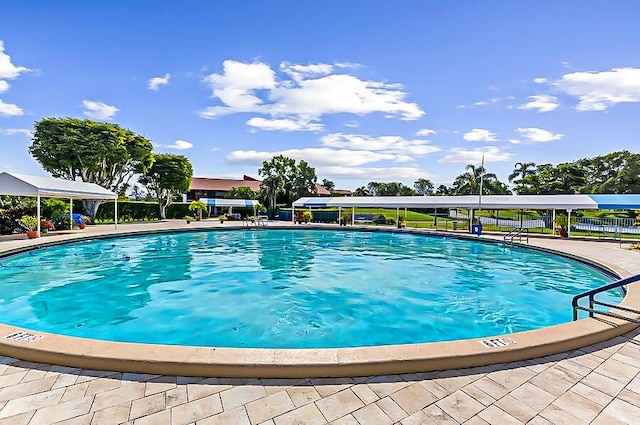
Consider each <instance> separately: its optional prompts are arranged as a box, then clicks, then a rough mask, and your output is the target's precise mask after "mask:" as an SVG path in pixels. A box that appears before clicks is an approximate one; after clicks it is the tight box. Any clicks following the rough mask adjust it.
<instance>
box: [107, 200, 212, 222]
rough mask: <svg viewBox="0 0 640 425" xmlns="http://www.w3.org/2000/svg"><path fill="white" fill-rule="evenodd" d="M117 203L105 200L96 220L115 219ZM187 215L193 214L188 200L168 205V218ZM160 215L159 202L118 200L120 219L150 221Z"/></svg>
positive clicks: (205, 214) (204, 214)
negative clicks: (114, 211) (114, 213)
mask: <svg viewBox="0 0 640 425" xmlns="http://www.w3.org/2000/svg"><path fill="white" fill-rule="evenodd" d="M114 208H115V204H114V202H112V201H109V202H105V203H104V204H102V205H100V208H98V214H96V220H98V221H110V220H113V210H114ZM202 214H203V216H205V217H206V216H207V211H202ZM186 215H193V213H192V212H191V211H189V203H188V202H174V203H172V204H171V205H169V206H168V207H167V218H183V217H184V216H186ZM159 217H160V207H159V206H158V203H157V202H145V201H118V220H119V221H149V220H158V218H159Z"/></svg>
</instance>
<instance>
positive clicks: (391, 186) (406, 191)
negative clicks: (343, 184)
mask: <svg viewBox="0 0 640 425" xmlns="http://www.w3.org/2000/svg"><path fill="white" fill-rule="evenodd" d="M354 195H355V196H412V195H415V192H414V191H413V189H412V188H410V187H409V186H406V185H404V184H402V183H399V182H390V183H378V182H369V183H368V184H367V187H366V188H365V187H361V188H358V189H356V191H355V192H354Z"/></svg>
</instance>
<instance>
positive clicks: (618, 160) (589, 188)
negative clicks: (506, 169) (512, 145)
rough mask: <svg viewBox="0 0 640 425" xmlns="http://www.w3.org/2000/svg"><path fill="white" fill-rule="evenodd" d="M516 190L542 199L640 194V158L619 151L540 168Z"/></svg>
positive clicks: (520, 183)
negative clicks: (569, 195) (574, 195)
mask: <svg viewBox="0 0 640 425" xmlns="http://www.w3.org/2000/svg"><path fill="white" fill-rule="evenodd" d="M516 165H517V164H516ZM514 189H515V191H516V192H517V193H519V194H541V195H556V194H572V193H640V154H637V153H631V152H629V151H619V152H612V153H609V154H607V155H600V156H596V157H593V158H584V159H580V160H578V161H574V162H568V163H561V164H558V165H553V164H540V165H538V166H537V172H536V173H535V174H529V175H526V176H524V177H522V178H520V179H518V180H516V181H515V187H514Z"/></svg>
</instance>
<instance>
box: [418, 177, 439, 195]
mask: <svg viewBox="0 0 640 425" xmlns="http://www.w3.org/2000/svg"><path fill="white" fill-rule="evenodd" d="M433 189H434V185H433V182H432V181H431V180H429V179H418V180H416V181H415V182H414V183H413V190H414V192H415V193H416V195H422V196H431V195H433Z"/></svg>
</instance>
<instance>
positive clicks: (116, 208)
mask: <svg viewBox="0 0 640 425" xmlns="http://www.w3.org/2000/svg"><path fill="white" fill-rule="evenodd" d="M113 224H114V226H115V229H116V230H118V198H116V202H115V204H114V207H113Z"/></svg>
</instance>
